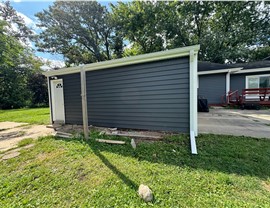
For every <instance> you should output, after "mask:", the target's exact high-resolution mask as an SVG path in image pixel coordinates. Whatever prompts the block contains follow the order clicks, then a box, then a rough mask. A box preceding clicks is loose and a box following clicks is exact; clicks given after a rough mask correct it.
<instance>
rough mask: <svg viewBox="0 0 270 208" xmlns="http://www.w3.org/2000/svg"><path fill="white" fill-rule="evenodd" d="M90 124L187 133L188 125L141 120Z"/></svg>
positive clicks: (92, 123) (93, 123)
mask: <svg viewBox="0 0 270 208" xmlns="http://www.w3.org/2000/svg"><path fill="white" fill-rule="evenodd" d="M89 124H90V125H93V126H102V127H112V126H119V128H127V129H130V128H131V125H132V129H140V130H144V129H147V130H157V131H173V132H183V133H188V131H187V129H188V128H189V126H186V125H184V124H183V125H182V124H179V125H175V124H166V125H165V124H164V123H163V124H159V125H158V124H154V123H148V124H147V125H146V124H145V123H144V124H142V123H141V122H137V123H132V124H129V123H126V122H119V123H111V122H97V121H94V122H92V121H90V123H89Z"/></svg>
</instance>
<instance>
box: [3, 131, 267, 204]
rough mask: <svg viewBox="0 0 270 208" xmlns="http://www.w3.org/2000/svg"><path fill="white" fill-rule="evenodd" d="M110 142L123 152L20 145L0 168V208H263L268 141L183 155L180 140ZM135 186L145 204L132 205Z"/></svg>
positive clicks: (78, 143)
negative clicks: (148, 198) (147, 195)
mask: <svg viewBox="0 0 270 208" xmlns="http://www.w3.org/2000/svg"><path fill="white" fill-rule="evenodd" d="M91 137H92V138H110V139H116V138H117V137H112V136H111V137H109V136H104V135H99V134H98V133H97V132H92V134H91ZM117 139H122V140H126V141H127V143H128V144H126V145H122V146H121V145H110V144H102V143H98V142H96V141H94V140H93V139H92V140H90V141H89V142H85V141H83V140H82V139H80V138H74V139H61V138H56V137H44V138H40V139H38V140H33V141H27V142H26V144H28V143H29V142H33V143H34V144H35V146H34V147H32V148H31V149H28V150H22V151H21V155H20V156H19V157H17V158H13V159H10V160H7V161H2V162H0V170H1V171H0V207H148V206H150V205H151V206H153V207H207V208H208V207H270V200H269V199H270V140H266V139H253V138H247V137H233V136H220V135H200V136H199V137H198V152H199V154H198V155H191V154H190V148H189V139H188V137H187V136H181V135H180V136H171V137H168V138H167V139H166V140H165V141H160V142H143V143H140V144H138V146H137V149H136V150H135V151H134V150H133V149H132V147H131V145H130V144H129V142H130V140H129V139H125V138H124V139H123V138H117ZM22 143H23V142H22ZM22 145H23V144H22ZM141 183H143V184H146V185H148V186H150V188H151V189H152V190H153V193H154V196H155V199H154V201H153V203H150V204H146V203H144V202H143V201H142V200H141V199H139V198H138V195H137V189H138V186H139V185H140V184H141Z"/></svg>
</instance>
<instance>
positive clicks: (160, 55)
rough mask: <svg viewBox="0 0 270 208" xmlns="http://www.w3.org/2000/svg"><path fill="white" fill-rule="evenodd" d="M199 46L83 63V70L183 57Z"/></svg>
mask: <svg viewBox="0 0 270 208" xmlns="http://www.w3.org/2000/svg"><path fill="white" fill-rule="evenodd" d="M199 48H200V45H193V46H188V47H182V48H176V49H171V50H167V51H160V52H155V53H149V54H143V55H138V56H132V57H125V58H121V59H114V60H110V61H103V62H98V63H92V64H86V65H84V70H85V71H93V70H99V69H104V68H106V69H109V68H114V67H119V66H126V65H131V64H139V63H147V62H151V61H158V60H165V59H170V58H177V57H184V56H189V54H190V51H191V50H193V51H194V52H197V51H198V50H199ZM80 68H81V67H80V66H76V67H69V68H62V69H59V70H53V71H47V72H44V73H43V75H45V76H47V77H49V76H57V75H65V74H73V73H80Z"/></svg>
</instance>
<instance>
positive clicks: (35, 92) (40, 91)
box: [27, 72, 49, 107]
mask: <svg viewBox="0 0 270 208" xmlns="http://www.w3.org/2000/svg"><path fill="white" fill-rule="evenodd" d="M27 85H28V89H29V91H30V93H31V106H30V107H32V106H42V105H48V99H49V98H48V86H47V79H46V77H45V76H44V75H42V74H41V73H40V72H35V73H32V74H30V76H29V77H28V82H27Z"/></svg>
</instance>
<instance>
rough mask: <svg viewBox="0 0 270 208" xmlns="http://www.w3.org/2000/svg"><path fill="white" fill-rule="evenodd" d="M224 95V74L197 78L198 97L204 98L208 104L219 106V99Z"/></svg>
mask: <svg viewBox="0 0 270 208" xmlns="http://www.w3.org/2000/svg"><path fill="white" fill-rule="evenodd" d="M225 93H226V74H225V73H221V74H210V75H200V76H199V92H198V95H199V96H202V97H204V98H206V99H207V100H208V104H221V97H222V96H223V95H224V94H225Z"/></svg>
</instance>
